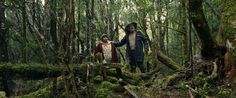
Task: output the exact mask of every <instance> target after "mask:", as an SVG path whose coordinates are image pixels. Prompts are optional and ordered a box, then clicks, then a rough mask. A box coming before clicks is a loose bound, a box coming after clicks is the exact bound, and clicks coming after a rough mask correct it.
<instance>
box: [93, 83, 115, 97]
mask: <svg viewBox="0 0 236 98" xmlns="http://www.w3.org/2000/svg"><path fill="white" fill-rule="evenodd" d="M118 86H119V84H112V83H110V82H108V81H104V82H102V83H101V84H100V85H97V88H96V95H95V97H96V98H108V97H109V96H111V95H112V92H113V90H115V89H116V88H118Z"/></svg>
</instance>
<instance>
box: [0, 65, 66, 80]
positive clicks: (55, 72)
mask: <svg viewBox="0 0 236 98" xmlns="http://www.w3.org/2000/svg"><path fill="white" fill-rule="evenodd" d="M62 70H63V68H61V67H55V66H52V65H47V66H45V65H39V64H32V65H31V64H16V65H13V64H0V76H6V77H7V78H17V77H20V78H26V79H32V80H38V79H43V78H46V77H58V76H60V75H61V74H62V72H63V71H62Z"/></svg>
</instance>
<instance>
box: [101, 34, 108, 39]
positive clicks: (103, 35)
mask: <svg viewBox="0 0 236 98" xmlns="http://www.w3.org/2000/svg"><path fill="white" fill-rule="evenodd" d="M104 37H107V38H109V37H108V35H107V34H102V36H101V39H103V38H104Z"/></svg>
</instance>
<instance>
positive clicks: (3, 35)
mask: <svg viewBox="0 0 236 98" xmlns="http://www.w3.org/2000/svg"><path fill="white" fill-rule="evenodd" d="M4 2H5V0H0V12H1V13H0V62H8V49H7V46H8V45H7V32H6V30H5V6H4Z"/></svg>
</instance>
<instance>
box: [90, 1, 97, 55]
mask: <svg viewBox="0 0 236 98" xmlns="http://www.w3.org/2000/svg"><path fill="white" fill-rule="evenodd" d="M94 19H95V2H94V0H91V20H90V23H91V32H90V33H91V35H92V36H91V52H92V53H94V50H95V47H96V36H97V35H96V31H95V29H96V25H95V20H94Z"/></svg>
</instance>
